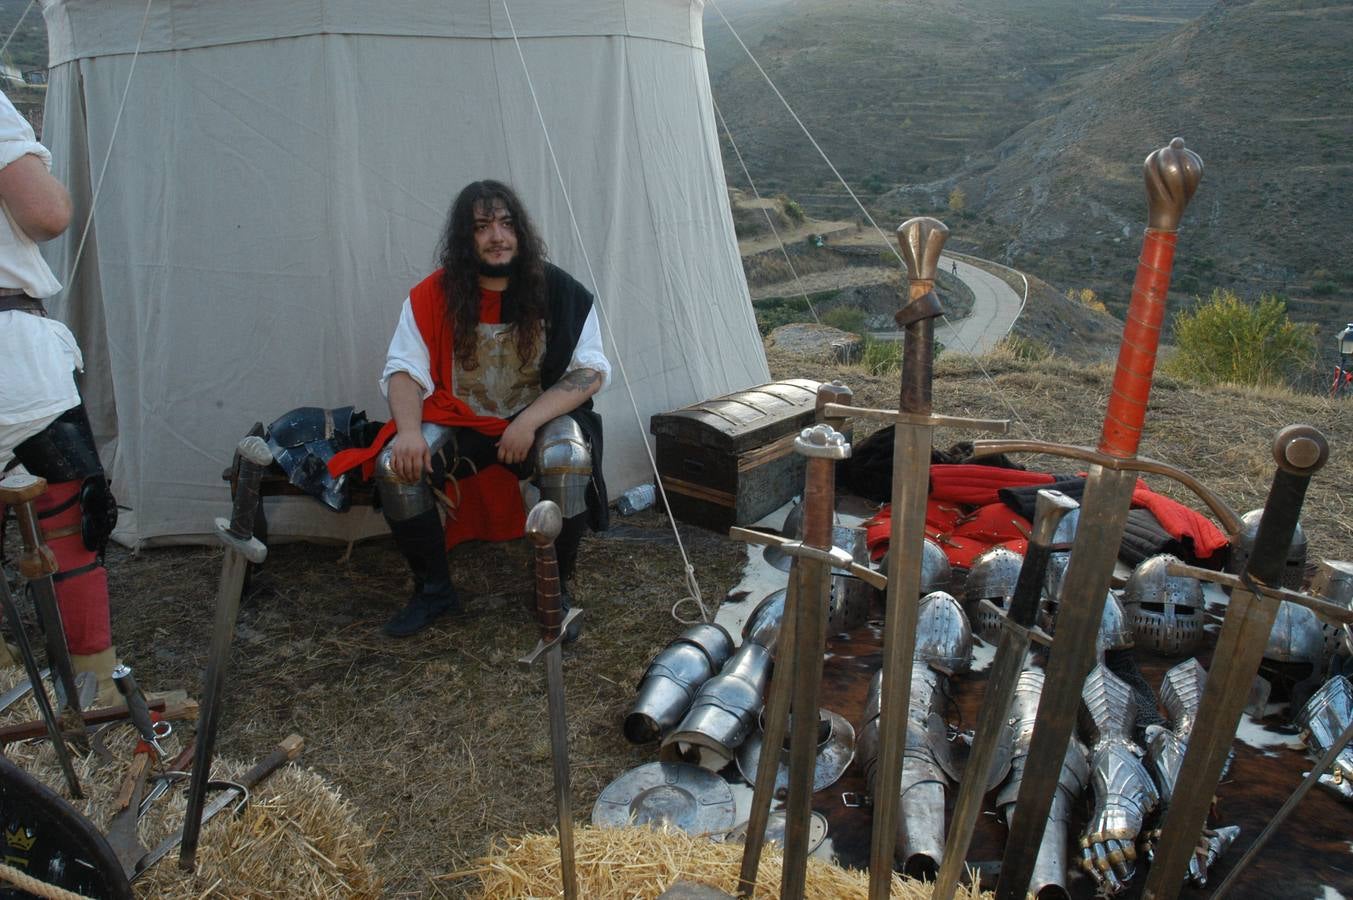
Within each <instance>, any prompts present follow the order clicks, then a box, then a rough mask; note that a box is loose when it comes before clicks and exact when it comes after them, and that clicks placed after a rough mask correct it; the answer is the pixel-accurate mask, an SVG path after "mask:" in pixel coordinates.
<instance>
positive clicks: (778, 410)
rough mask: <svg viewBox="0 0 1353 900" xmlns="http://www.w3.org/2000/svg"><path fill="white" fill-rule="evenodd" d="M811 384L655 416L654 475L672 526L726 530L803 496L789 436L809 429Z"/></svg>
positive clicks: (799, 460)
mask: <svg viewBox="0 0 1353 900" xmlns="http://www.w3.org/2000/svg"><path fill="white" fill-rule="evenodd" d="M817 388H818V382H816V381H809V380H806V379H802V378H791V379H787V380H785V381H775V382H771V383H770V384H763V385H761V386H759V387H754V388H749V389H748V390H745V391H738V392H737V393H734V394H729V395H727V396H725V397H718V398H715V399H713V400H705V401H703V402H701V403H696V404H693V405H691V406H687V407H685V408H683V409H678V410H675V411H673V412H668V413H661V414H659V415H656V416H654V417H653V418H652V420H651V421H650V423H649V431H651V432H652V433H653V434H654V435H655V436H656V437H657V444H658V446H657V462H658V474H659V476H660V477H661V478H662V484H663V488H664V489H665V490H666V491H667V500H668V502H669V503H670V504H671V506H672V515H674V516H675V517H676V518H677V520H678V521H681V522H686V523H688V524H691V525H699V526H700V527H702V528H708V529H710V530H711V531H719V532H726V531H727V530H728V529H729V528H731V527H732V526H734V525H750V524H751V523H753V522H755V521H757V520H758V519H760V518H761V517H762V516H764V515H766V514H767V513H770V512H773V511H774V510H776V509H778V508H779V507H781V506H783V505H784V504H785V503H787V502H789V500H791V499H792V498H794V497H795V496H796V495H798V494H800V493H802V492H803V472H804V463H805V458H804V457H803V456H800V455H799V454H797V453H795V452H794V438H795V437H796V436H797V435H798V433H799V432H800V431H801V430H802V429H804V428H806V427H808V426H810V425H812V424H813V411H814V407H815V405H816V401H817Z"/></svg>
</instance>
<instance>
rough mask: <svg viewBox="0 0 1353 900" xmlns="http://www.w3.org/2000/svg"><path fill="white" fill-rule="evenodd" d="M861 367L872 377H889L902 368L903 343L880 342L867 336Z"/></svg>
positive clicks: (861, 354) (861, 355)
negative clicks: (889, 374)
mask: <svg viewBox="0 0 1353 900" xmlns="http://www.w3.org/2000/svg"><path fill="white" fill-rule="evenodd" d="M860 365H861V366H863V367H864V369H865V371H866V372H868V373H869V374H870V375H887V374H888V373H890V372H896V371H898V370H899V369H900V368H902V342H901V341H880V340H875V339H874V338H871V337H869V336H868V335H866V336H865V339H864V350H863V352H861V353H860Z"/></svg>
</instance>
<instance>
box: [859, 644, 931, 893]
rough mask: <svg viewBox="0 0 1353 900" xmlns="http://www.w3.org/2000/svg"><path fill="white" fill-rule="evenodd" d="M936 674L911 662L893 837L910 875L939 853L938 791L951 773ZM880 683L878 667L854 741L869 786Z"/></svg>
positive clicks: (923, 870)
mask: <svg viewBox="0 0 1353 900" xmlns="http://www.w3.org/2000/svg"><path fill="white" fill-rule="evenodd" d="M942 677H943V676H941V675H940V674H938V673H937V672H935V671H934V670H932V669H930V668H929V667H928V666H926V665H925V664H924V663H922V662H919V661H918V662H915V663H914V664H913V666H912V672H911V697H910V699H909V704H908V710H907V740H906V747H905V748H904V749H903V751H902V784H901V808H902V815H901V816H900V817H899V818H898V825H897V837H898V840H899V841H900V843H901V850H900V852H901V860H902V871H903V872H905V873H906V874H908V875H912V876H915V877H920V876H924V875H929V876H932V877H933V876H934V874H935V872H936V871H937V870H938V869H939V864H940V862H941V860H942V859H943V858H944V791H945V788H946V787H947V786H948V783H949V781H950V780H951V779H952V778H953V777H954V775H953V764H952V761H951V759H950V755H949V739H948V726H947V725H946V724H945V722H944V718H943V717H942V716H941V715H940V712H939V710H940V709H941V707H942V705H943V703H944V700H943V695H942V692H941V691H940V689H939V688H940V680H941V678H942ZM882 687H883V671H882V670H879V671H878V672H875V673H874V678H873V680H872V681H871V682H870V683H869V696H868V699H867V700H866V702H865V724H864V727H863V728H862V729H861V730H860V738H859V742H858V744H857V747H858V750H859V754H860V758H861V761H862V762H863V763H864V771H865V777H866V779H868V782H869V789H870V791H871V792H872V791H874V784H875V774H876V769H877V767H878V746H879V745H878V742H879V736H878V713H879V702H880V698H881V696H882Z"/></svg>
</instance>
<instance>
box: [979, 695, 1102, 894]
mask: <svg viewBox="0 0 1353 900" xmlns="http://www.w3.org/2000/svg"><path fill="white" fill-rule="evenodd" d="M1042 693H1043V672H1042V670H1040V669H1025V670H1024V671H1023V672H1021V673H1020V676H1019V686H1018V687H1017V688H1016V689H1015V697H1014V700H1013V701H1012V702H1011V704H1010V721H1011V726H1012V728H1011V744H1010V751H1011V760H1010V777H1009V778H1007V779H1006V781H1005V784H1004V785H1003V786H1002V788H1001V790H1000V793H999V794H997V795H996V806H997V808H999V809H1000V811H1001V817H1002V818H1004V819H1005V821H1006V824H1007V825H1008V824H1011V822H1012V820H1013V818H1014V815H1015V801H1016V800H1017V799H1018V798H1019V789H1020V784H1021V782H1023V780H1024V766H1025V764H1026V763H1027V762H1028V761H1029V744H1030V743H1031V742H1032V740H1033V733H1034V721H1035V719H1036V717H1037V715H1038V700H1039V697H1041V696H1042ZM1089 777H1090V760H1089V756H1088V753H1087V751H1086V749H1085V746H1084V745H1083V744H1081V742H1080V741H1079V740H1077V739H1076V738H1074V737H1073V738H1072V739H1071V743H1070V744H1069V745H1068V746H1067V748H1066V757H1065V759H1064V760H1063V762H1062V772H1061V775H1059V776H1058V779H1057V793H1056V794H1055V795H1054V796H1053V799H1052V807H1051V810H1050V812H1049V813H1048V826H1047V828H1046V830H1045V831H1044V832H1043V842H1042V843H1041V844H1040V845H1039V847H1038V860H1037V862H1036V863H1035V864H1034V875H1033V880H1032V881H1030V883H1029V892H1030V893H1032V894H1033V895H1034V896H1036V897H1049V896H1057V897H1065V896H1067V893H1066V871H1067V857H1066V844H1067V831H1068V829H1069V828H1070V821H1071V813H1072V810H1073V809H1074V808H1075V805H1076V800H1077V798H1079V797H1080V796H1081V794H1083V793H1084V792H1085V785H1086V782H1087V781H1088V780H1089Z"/></svg>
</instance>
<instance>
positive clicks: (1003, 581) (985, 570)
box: [963, 547, 1024, 641]
mask: <svg viewBox="0 0 1353 900" xmlns="http://www.w3.org/2000/svg"><path fill="white" fill-rule="evenodd" d="M1023 564H1024V557H1023V556H1020V555H1019V554H1018V553H1016V552H1014V551H1013V550H1008V549H1006V548H1005V547H992V548H991V549H990V550H987V551H986V552H984V553H982V554H981V555H980V556H978V557H977V558H976V559H974V560H973V562H972V568H971V569H969V570H968V580H967V583H966V584H965V585H964V587H963V601H964V604H965V605H966V606H967V607H968V615H969V617H970V618H971V619H972V621H973V623H974V624H975V625H976V628H977V633H978V634H979V635H981V637H982V639H983V640H987V641H992V640H995V637H996V635H997V634H998V633H999V631H1000V627H1001V615H1000V614H999V613H997V612H996V611H995V610H992V609H990V608H989V607H987V606H986V605H985V604H984V603H982V601H983V600H990V601H991V603H992V605H993V606H995V607H997V608H998V609H1000V610H1001V611H1002V612H1008V611H1009V609H1010V599H1011V598H1012V597H1014V596H1015V584H1016V582H1018V581H1019V570H1020V567H1021V566H1022V565H1023Z"/></svg>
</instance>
